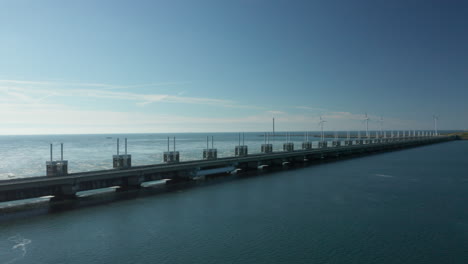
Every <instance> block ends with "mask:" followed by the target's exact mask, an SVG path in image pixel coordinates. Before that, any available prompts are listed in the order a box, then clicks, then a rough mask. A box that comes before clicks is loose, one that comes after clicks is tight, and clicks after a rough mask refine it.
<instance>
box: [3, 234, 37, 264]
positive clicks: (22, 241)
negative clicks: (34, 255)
mask: <svg viewBox="0 0 468 264" xmlns="http://www.w3.org/2000/svg"><path fill="white" fill-rule="evenodd" d="M8 241H10V242H13V243H14V245H13V246H12V247H11V250H12V251H13V252H20V255H19V256H17V257H15V258H13V259H11V260H10V261H8V262H5V264H11V263H15V262H16V261H18V260H20V259H23V258H24V257H25V256H26V253H28V251H27V245H29V244H31V242H32V241H31V239H27V238H24V237H22V236H21V235H16V236H12V237H9V238H8Z"/></svg>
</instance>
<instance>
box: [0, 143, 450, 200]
mask: <svg viewBox="0 0 468 264" xmlns="http://www.w3.org/2000/svg"><path fill="white" fill-rule="evenodd" d="M455 139H457V137H455V136H439V135H438V136H413V137H404V138H376V139H369V140H366V141H365V142H363V141H362V140H359V139H358V140H349V139H348V140H346V141H345V144H341V142H340V143H333V144H332V146H327V144H326V142H319V143H322V144H318V148H312V144H309V142H304V143H303V144H302V149H300V150H294V146H293V143H291V142H286V143H284V145H283V151H276V152H275V151H272V147H271V146H270V144H264V145H262V153H261V154H248V146H247V145H244V144H243V143H244V142H242V145H241V142H240V139H239V146H236V149H235V156H233V157H225V158H218V157H217V154H216V149H214V148H213V144H212V146H211V148H209V146H208V139H207V149H205V150H204V152H203V160H195V161H184V162H180V161H179V152H178V151H175V139H174V148H173V151H170V150H169V146H168V151H167V152H165V153H164V155H165V156H164V163H161V164H154V165H146V166H133V167H132V166H131V156H130V155H128V154H127V153H126V148H125V154H124V155H120V154H119V153H118V154H117V155H114V157H113V162H114V169H109V170H100V171H90V172H81V173H70V174H68V173H67V167H66V166H65V165H67V163H66V161H63V154H62V155H61V156H62V157H61V160H60V161H57V162H54V161H52V153H51V161H50V162H47V165H48V166H49V167H47V175H48V176H39V177H29V178H21V179H12V180H2V181H0V202H6V201H14V200H21V199H29V198H38V197H43V196H53V197H54V198H55V199H57V200H62V199H76V198H77V195H76V194H77V193H78V192H81V191H89V190H96V189H101V188H109V187H116V186H117V187H119V188H118V189H119V190H128V189H138V188H142V184H143V183H145V182H152V181H157V180H167V181H171V182H178V181H192V180H196V179H200V178H203V177H206V176H211V175H220V174H221V175H222V174H230V173H232V172H234V171H249V170H257V169H263V168H265V167H274V166H284V165H285V164H292V165H294V164H297V163H301V164H303V163H307V162H313V161H319V160H324V159H336V158H339V157H349V156H356V155H363V154H372V153H379V152H385V151H392V150H397V149H404V148H411V147H417V146H421V145H427V144H434V143H440V142H446V141H451V140H455ZM334 142H335V141H334ZM337 142H338V141H337ZM64 164H65V165H64ZM55 165H56V166H59V167H58V169H57V168H55V167H53V166H55ZM49 172H50V173H49ZM57 172H58V173H57Z"/></svg>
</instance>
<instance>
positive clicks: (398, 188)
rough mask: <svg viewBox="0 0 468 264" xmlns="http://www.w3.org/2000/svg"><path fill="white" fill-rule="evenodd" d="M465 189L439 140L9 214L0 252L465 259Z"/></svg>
mask: <svg viewBox="0 0 468 264" xmlns="http://www.w3.org/2000/svg"><path fill="white" fill-rule="evenodd" d="M102 141H104V142H105V140H102ZM259 141H260V142H259V143H260V144H261V140H259ZM92 142H95V141H92ZM44 143H45V144H46V143H48V142H47V141H44ZM102 144H104V143H102ZM109 145H110V146H109V147H108V148H109V153H110V154H112V149H113V144H111V143H109ZM181 145H182V144H181ZM203 147H204V146H203V143H201V144H200V149H202V148H203ZM181 148H182V147H181ZM152 150H153V148H152V146H150V144H148V147H147V151H148V153H149V152H153V151H152ZM162 150H163V149H161V151H162ZM44 151H45V152H46V154H45V155H43V156H45V157H47V146H46V147H45V148H44ZM38 152H39V151H38ZM110 154H109V155H110ZM132 154H133V152H132ZM69 155H72V154H71V153H70V154H69ZM74 155H77V154H74ZM148 155H156V154H148ZM107 156H108V155H104V156H103V157H102V160H103V161H102V162H103V163H104V160H106V159H107V160H108V159H109V158H108V157H107ZM142 156H144V155H142ZM69 159H70V158H69ZM40 163H42V161H41V162H40ZM467 190H468V141H454V142H448V143H441V144H435V145H430V146H423V147H418V148H413V149H407V150H402V151H396V152H390V153H383V154H377V155H372V156H366V157H359V158H354V159H347V160H340V161H337V162H330V163H324V164H317V165H313V166H308V167H304V168H297V169H285V170H279V171H276V172H271V173H263V174H258V175H251V176H241V175H238V176H231V177H228V178H226V179H224V180H222V179H221V180H220V179H218V180H212V181H207V182H205V183H200V184H198V186H195V187H173V188H172V189H168V190H166V191H161V192H160V193H159V194H153V195H147V194H141V192H140V193H134V194H132V193H130V194H123V195H124V196H125V197H123V198H122V197H120V196H118V195H117V194H116V195H115V196H116V197H113V198H109V197H108V196H103V197H101V198H97V197H96V198H90V200H89V201H88V202H89V203H90V204H92V206H91V205H88V206H86V205H83V204H85V203H83V204H82V205H79V206H77V205H76V204H71V205H69V204H63V205H58V206H55V207H51V208H48V209H44V210H42V211H40V212H33V213H30V212H21V213H18V215H16V216H15V217H7V216H6V215H3V216H0V263H91V264H93V263H96V264H97V263H109V264H110V263H112V264H114V263H269V264H270V263H437V264H439V263H468V208H467V201H468V192H467ZM154 192H156V191H154ZM148 193H151V191H148ZM120 195H122V194H120ZM104 197H106V198H104ZM93 199H94V202H93ZM108 199H110V200H117V201H114V202H112V203H108ZM69 208H75V209H71V210H69Z"/></svg>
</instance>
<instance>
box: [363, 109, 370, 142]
mask: <svg viewBox="0 0 468 264" xmlns="http://www.w3.org/2000/svg"><path fill="white" fill-rule="evenodd" d="M369 120H370V118H369V117H368V116H367V113H366V115H365V117H364V121H366V137H367V138H369Z"/></svg>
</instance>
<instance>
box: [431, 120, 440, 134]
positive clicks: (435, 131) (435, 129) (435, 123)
mask: <svg viewBox="0 0 468 264" xmlns="http://www.w3.org/2000/svg"><path fill="white" fill-rule="evenodd" d="M432 118H433V119H434V133H435V135H436V136H437V134H438V133H437V120H438V119H439V117H438V116H436V115H433V116H432Z"/></svg>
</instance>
